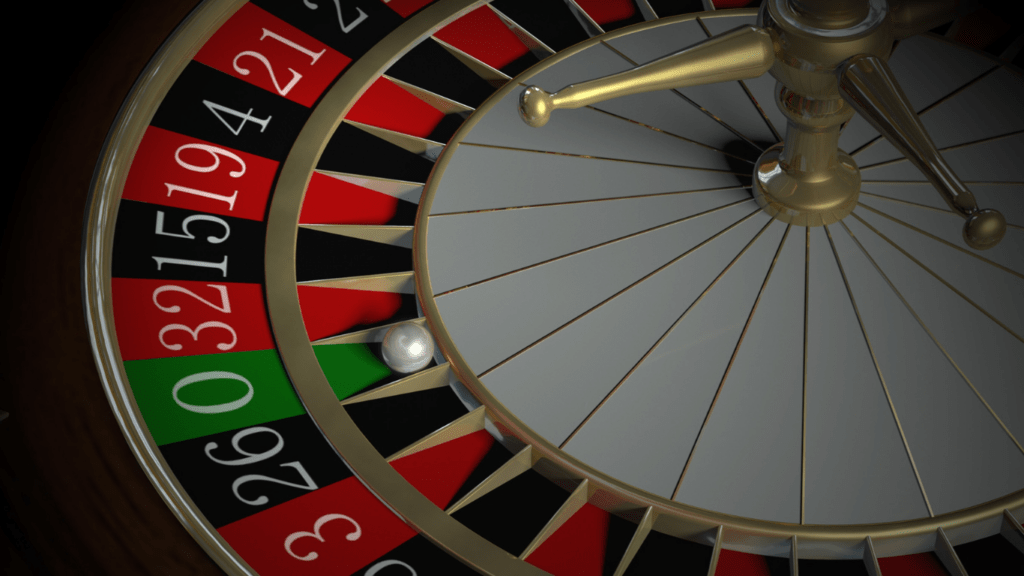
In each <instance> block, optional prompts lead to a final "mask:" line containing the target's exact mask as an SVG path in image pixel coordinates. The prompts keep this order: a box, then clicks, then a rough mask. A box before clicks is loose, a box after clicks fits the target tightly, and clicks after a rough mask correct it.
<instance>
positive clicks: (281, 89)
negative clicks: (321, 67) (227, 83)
mask: <svg viewBox="0 0 1024 576" xmlns="http://www.w3.org/2000/svg"><path fill="white" fill-rule="evenodd" d="M267 37H270V38H273V39H274V40H277V41H278V42H280V43H282V44H284V45H285V46H288V47H289V48H294V49H295V50H297V51H299V52H302V53H303V54H305V55H306V56H309V57H310V58H311V59H312V60H313V62H312V63H311V64H310V66H312V65H313V64H316V61H317V60H319V59H320V57H321V56H323V55H324V53H325V52H327V48H324V49H323V50H321V51H319V52H313V51H312V50H310V49H309V48H306V47H305V46H302V45H300V44H296V43H295V42H292V41H291V40H289V39H287V38H285V37H284V36H281V35H279V34H275V33H273V32H271V31H270V30H267V29H266V28H264V29H263V36H260V40H264V39H266V38H267ZM243 56H250V57H252V58H255V59H257V60H259V61H260V62H262V63H263V66H264V67H266V69H267V72H269V73H270V81H271V82H273V83H274V88H276V89H277V93H278V94H280V95H281V96H287V95H288V93H289V92H291V90H292V88H294V87H295V84H296V83H297V82H298V81H299V80H301V79H302V74H299V73H298V72H296V71H295V70H293V69H291V68H289V69H288V71H289V72H291V73H292V79H291V80H290V81H289V82H288V85H286V86H284V87H281V84H280V83H279V82H278V81H277V75H275V74H274V68H273V67H272V66H271V65H270V60H267V57H266V56H264V55H263V54H260V53H259V52H253V51H252V50H246V51H244V52H240V53H239V54H238V55H237V56H235V59H234V61H233V62H232V63H231V64H232V66H234V67H235V71H236V72H238V73H239V74H241V75H242V76H248V75H249V74H251V71H250V70H249V69H248V68H242V67H241V66H239V65H238V60H239V58H242V57H243Z"/></svg>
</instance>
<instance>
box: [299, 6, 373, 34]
mask: <svg viewBox="0 0 1024 576" xmlns="http://www.w3.org/2000/svg"><path fill="white" fill-rule="evenodd" d="M302 1H303V2H304V3H305V4H306V8H309V9H310V10H316V9H317V8H319V7H320V6H319V5H318V4H313V3H312V2H310V1H309V0H302ZM334 7H335V9H337V11H338V24H340V25H341V31H342V33H344V34H348V33H349V32H351V31H352V29H353V28H355V27H356V26H359V24H361V23H362V21H363V20H366V19H367V18H369V16H367V15H366V12H363V9H362V8H358V7H357V8H356V11H357V12H359V17H358V18H356V19H355V20H354V21H352V23H351V24H345V19H344V18H342V17H341V0H334Z"/></svg>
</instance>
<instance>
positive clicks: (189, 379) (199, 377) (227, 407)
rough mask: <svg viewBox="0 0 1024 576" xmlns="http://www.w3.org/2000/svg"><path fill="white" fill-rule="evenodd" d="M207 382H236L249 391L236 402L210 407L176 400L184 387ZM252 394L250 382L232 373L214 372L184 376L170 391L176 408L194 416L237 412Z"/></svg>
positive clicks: (179, 399) (250, 398)
mask: <svg viewBox="0 0 1024 576" xmlns="http://www.w3.org/2000/svg"><path fill="white" fill-rule="evenodd" d="M208 380H237V381H239V382H242V383H243V384H245V385H246V386H247V387H248V388H249V391H248V392H246V393H245V395H244V396H242V397H241V398H239V399H238V400H233V401H231V402H225V403H223V404H213V405H211V406H201V405H198V404H189V403H188V402H183V401H182V400H181V398H178V393H180V392H181V389H182V388H184V387H185V386H188V385H189V384H196V383H198V382H206V381H208ZM253 393H254V389H253V387H252V382H249V381H248V380H246V379H245V377H244V376H239V375H238V374H235V373H234V372H221V371H216V370H215V371H212V372H200V373H198V374H193V375H191V376H186V377H184V378H182V379H181V380H178V383H177V384H175V385H174V388H172V389H171V396H173V397H174V401H175V402H177V403H178V406H181V407H182V408H184V409H185V410H188V411H189V412H195V413H196V414H222V413H224V412H231V411H232V410H238V409H239V408H241V407H242V406H245V405H246V404H248V403H249V401H250V400H252V397H253Z"/></svg>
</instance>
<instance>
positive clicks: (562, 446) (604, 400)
mask: <svg viewBox="0 0 1024 576" xmlns="http://www.w3.org/2000/svg"><path fill="white" fill-rule="evenodd" d="M771 223H772V221H770V220H769V221H768V224H765V225H764V227H763V228H761V230H760V231H759V232H758V233H757V235H756V236H754V237H753V238H752V239H751V240H750V242H748V243H747V245H746V246H744V247H743V249H742V250H740V252H739V254H737V255H736V257H735V258H733V259H732V261H731V262H729V263H728V264H727V265H726V266H725V268H724V269H722V271H721V272H719V273H718V276H716V277H715V279H714V280H712V281H711V283H710V284H708V286H707V288H705V289H704V291H703V292H701V293H700V296H697V299H696V300H694V301H693V302H691V303H690V305H689V306H687V307H686V310H684V311H683V313H682V314H680V315H679V317H678V318H676V320H675V322H673V323H672V325H671V326H669V327H668V329H667V330H665V332H664V334H662V335H661V337H660V338H658V340H657V341H656V342H655V343H654V344H652V345H651V347H650V348H648V349H647V352H645V353H644V355H643V356H641V357H640V359H639V360H637V361H636V363H635V364H633V367H632V368H630V369H629V371H628V372H626V375H625V376H623V377H622V378H621V379H620V380H619V381H618V382H617V383H616V384H615V386H613V387H612V389H611V390H610V391H609V392H608V394H606V395H605V396H604V398H602V399H601V401H600V402H598V403H597V406H594V409H593V410H591V411H590V413H589V414H587V416H586V418H584V419H583V421H582V422H580V423H579V425H577V426H576V428H574V429H573V431H572V432H571V433H570V434H569V436H567V437H566V439H565V440H563V441H562V443H561V444H560V445H559V446H558V447H559V448H560V449H562V450H565V447H566V445H567V444H569V441H570V440H572V439H573V437H575V436H576V434H578V433H579V431H580V430H582V429H583V427H584V426H585V425H586V424H587V422H590V420H591V419H592V418H593V417H594V415H595V414H597V411H598V410H600V409H601V408H602V407H604V405H605V404H606V403H607V402H608V400H609V399H611V397H612V395H613V394H615V393H616V392H618V391H619V389H620V388H621V387H622V385H623V384H625V383H626V380H628V379H629V377H630V376H632V375H633V373H634V372H636V371H637V369H638V368H640V365H641V364H643V363H644V361H645V360H647V358H648V357H649V356H650V355H651V354H652V353H654V351H655V350H656V349H657V348H658V346H660V345H661V343H662V342H663V341H664V340H665V338H668V335H669V334H671V333H672V331H674V330H675V329H676V326H678V325H679V323H680V322H682V321H683V318H685V317H686V315H687V314H689V313H690V310H693V308H694V306H696V305H697V303H698V302H700V301H701V300H703V299H704V296H705V295H706V294H707V293H708V292H710V291H711V288H712V287H714V285H715V284H717V283H718V281H719V280H720V279H721V278H722V276H724V275H725V273H726V272H728V271H729V269H730V268H732V265H733V264H735V263H736V261H737V260H739V258H740V256H742V255H743V253H744V252H746V251H747V248H750V245H751V244H753V243H754V240H757V239H758V238H759V237H760V236H761V233H762V232H764V231H765V229H767V228H768V225H769V224H771ZM786 230H787V232H788V231H789V228H787V229H786ZM731 363H732V362H731V361H730V364H731Z"/></svg>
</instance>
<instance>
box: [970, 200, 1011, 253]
mask: <svg viewBox="0 0 1024 576" xmlns="http://www.w3.org/2000/svg"><path fill="white" fill-rule="evenodd" d="M1004 234H1006V218H1005V217H1003V215H1002V213H1000V212H999V211H997V210H993V209H991V208H984V209H982V210H978V211H977V212H975V213H973V214H971V215H970V216H968V217H967V222H965V223H964V242H966V243H967V245H968V246H970V247H971V248H974V249H975V250H987V249H989V248H991V247H993V246H995V245H996V244H999V241H1000V240H1002V239H1003V235H1004Z"/></svg>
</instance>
